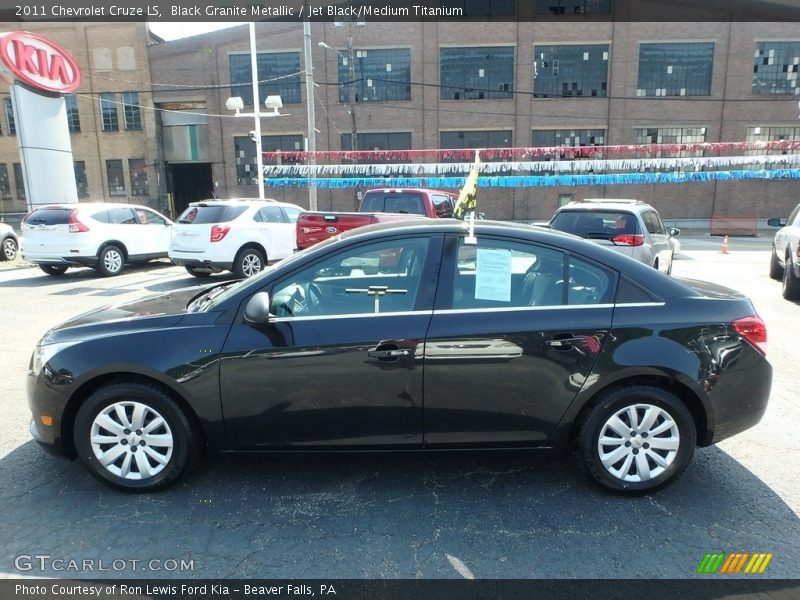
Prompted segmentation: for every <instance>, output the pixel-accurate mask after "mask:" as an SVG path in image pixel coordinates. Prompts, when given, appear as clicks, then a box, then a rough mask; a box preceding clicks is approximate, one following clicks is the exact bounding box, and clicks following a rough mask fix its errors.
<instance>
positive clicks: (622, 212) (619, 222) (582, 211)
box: [548, 198, 680, 275]
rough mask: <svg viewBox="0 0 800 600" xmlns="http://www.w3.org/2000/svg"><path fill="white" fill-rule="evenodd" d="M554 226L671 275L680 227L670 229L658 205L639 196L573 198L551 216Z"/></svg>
mask: <svg viewBox="0 0 800 600" xmlns="http://www.w3.org/2000/svg"><path fill="white" fill-rule="evenodd" d="M548 226H549V227H550V228H551V229H557V230H559V231H566V232H567V233H572V234H575V235H578V236H580V237H582V238H586V239H587V240H591V241H593V242H595V243H597V244H599V245H601V246H607V247H609V248H611V249H612V250H616V251H617V252H619V253H620V254H624V255H625V256H630V257H631V258H633V259H635V260H638V261H639V262H643V263H645V264H647V265H650V266H652V267H654V268H656V269H658V270H659V271H662V272H664V273H666V274H667V275H669V274H670V273H671V272H672V257H673V254H674V246H673V244H672V241H671V238H673V237H677V236H678V235H680V229H677V228H675V227H671V228H669V229H667V228H666V227H665V226H664V222H663V221H662V220H661V216H660V215H659V214H658V211H656V209H655V208H653V207H652V206H650V205H649V204H646V203H645V202H640V201H639V200H623V199H617V198H614V199H611V198H603V199H587V200H579V201H575V202H570V203H569V204H565V205H564V206H562V207H561V208H559V209H558V210H557V211H556V213H555V214H554V215H553V218H552V219H550V223H549V224H548Z"/></svg>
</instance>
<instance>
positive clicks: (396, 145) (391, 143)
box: [341, 131, 411, 164]
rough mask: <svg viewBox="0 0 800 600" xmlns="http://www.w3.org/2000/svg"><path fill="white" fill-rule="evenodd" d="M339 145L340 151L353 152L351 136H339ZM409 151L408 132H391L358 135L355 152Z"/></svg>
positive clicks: (375, 160) (381, 160)
mask: <svg viewBox="0 0 800 600" xmlns="http://www.w3.org/2000/svg"><path fill="white" fill-rule="evenodd" d="M341 144H342V150H353V142H352V135H351V134H349V133H343V134H342V135H341ZM410 149H411V132H410V131H392V132H386V133H359V134H358V148H356V150H410ZM358 162H361V163H375V164H385V163H392V162H398V161H395V160H391V159H372V158H371V159H366V160H362V161H358ZM400 162H403V161H400Z"/></svg>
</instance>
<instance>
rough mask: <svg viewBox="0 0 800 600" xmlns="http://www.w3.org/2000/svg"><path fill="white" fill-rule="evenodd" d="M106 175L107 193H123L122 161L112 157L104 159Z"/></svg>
mask: <svg viewBox="0 0 800 600" xmlns="http://www.w3.org/2000/svg"><path fill="white" fill-rule="evenodd" d="M106 177H108V193H109V194H111V195H112V196H124V195H125V173H124V172H123V171H122V161H121V160H119V159H112V160H107V161H106Z"/></svg>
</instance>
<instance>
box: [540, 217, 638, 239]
mask: <svg viewBox="0 0 800 600" xmlns="http://www.w3.org/2000/svg"><path fill="white" fill-rule="evenodd" d="M550 227H551V228H552V229H557V230H558V231H564V232H566V233H572V234H575V235H579V236H581V237H583V238H589V239H606V240H610V239H611V238H612V237H614V236H617V235H635V234H637V233H639V231H638V229H639V227H638V220H637V218H636V215H634V214H631V213H628V212H623V211H617V210H604V211H599V210H592V211H588V210H562V211H561V212H559V213H558V214H557V215H556V216H555V217H553V220H552V221H551V222H550Z"/></svg>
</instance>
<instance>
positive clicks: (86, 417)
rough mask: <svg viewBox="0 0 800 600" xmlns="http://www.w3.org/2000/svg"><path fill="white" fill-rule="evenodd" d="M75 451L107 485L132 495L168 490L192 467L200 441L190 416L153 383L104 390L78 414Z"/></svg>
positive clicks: (84, 405) (91, 398)
mask: <svg viewBox="0 0 800 600" xmlns="http://www.w3.org/2000/svg"><path fill="white" fill-rule="evenodd" d="M74 436H75V437H74V439H75V449H76V450H77V452H78V455H79V456H80V458H81V460H82V461H83V462H84V464H85V465H86V466H87V467H88V469H89V471H90V472H91V473H92V475H94V476H95V477H97V478H98V479H100V480H101V481H102V482H103V483H106V484H108V485H110V486H111V487H114V488H117V489H119V490H122V491H126V492H151V491H155V490H158V489H162V488H165V487H168V486H169V485H171V484H172V483H174V482H175V481H176V480H177V479H178V478H179V477H180V476H181V475H183V474H184V473H185V472H186V471H187V470H188V469H189V467H190V466H191V464H192V462H193V461H194V458H195V456H196V454H197V440H196V436H195V435H194V432H193V430H192V426H191V424H190V423H189V420H188V419H187V417H186V415H185V414H184V413H183V411H182V410H181V409H180V407H178V405H177V404H176V403H175V401H174V400H172V398H170V397H169V395H168V394H166V393H165V392H164V391H163V390H162V389H161V388H159V387H158V386H155V385H151V384H148V383H133V382H131V383H116V384H110V385H106V386H103V387H101V388H100V389H99V390H97V391H96V392H95V393H93V394H92V395H91V396H90V397H89V399H88V400H87V401H86V402H84V404H83V405H82V406H81V407H80V409H79V410H78V414H77V417H76V418H75V426H74Z"/></svg>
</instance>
